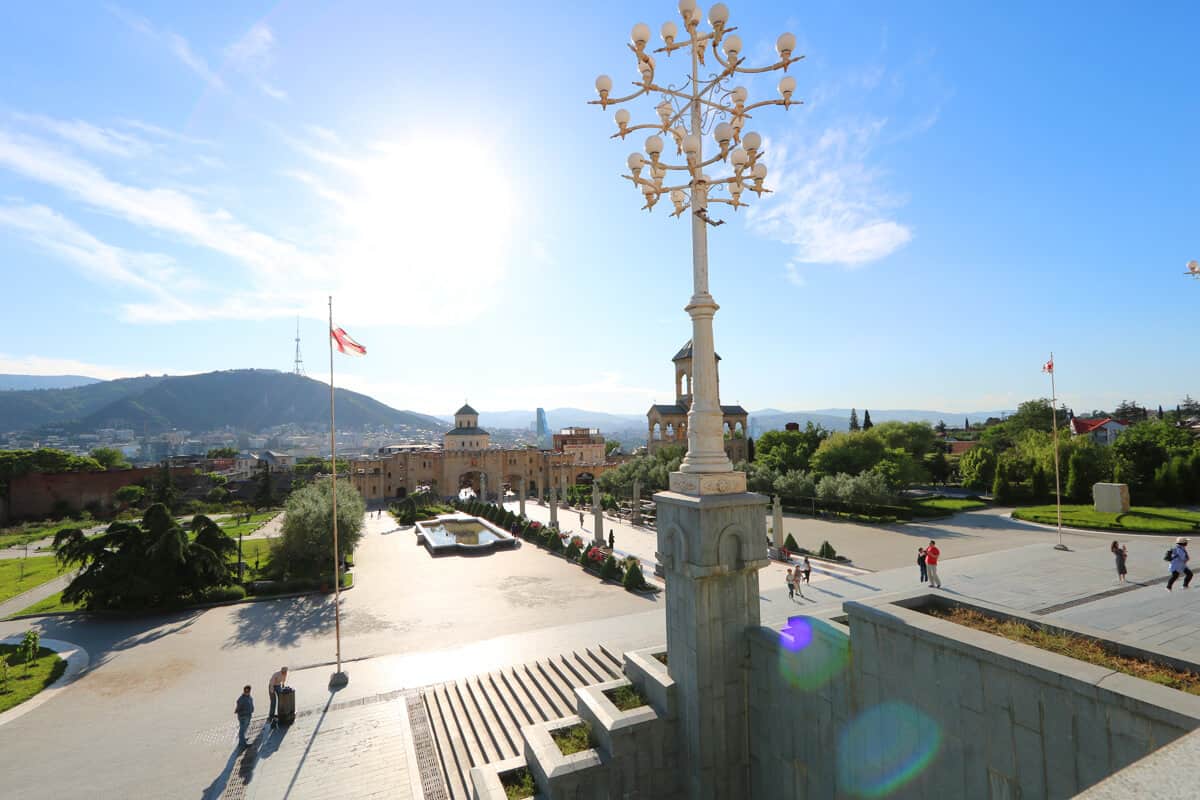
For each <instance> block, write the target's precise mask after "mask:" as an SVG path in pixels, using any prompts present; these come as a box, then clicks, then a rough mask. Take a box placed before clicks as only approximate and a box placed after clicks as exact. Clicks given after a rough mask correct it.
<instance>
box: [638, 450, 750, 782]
mask: <svg viewBox="0 0 1200 800" xmlns="http://www.w3.org/2000/svg"><path fill="white" fill-rule="evenodd" d="M679 476H681V473H673V474H672V475H671V486H672V487H676V486H688V487H690V488H693V489H694V490H696V491H694V492H693V493H690V494H684V493H682V492H679V491H666V492H659V493H658V494H656V495H654V502H655V504H656V505H657V509H658V526H657V527H658V554H657V555H658V560H659V562H661V563H662V565H663V569H664V571H665V574H666V616H667V658H668V665H669V670H670V674H671V678H672V679H674V681H675V683H676V687H677V689H676V690H677V697H678V701H679V702H678V708H679V736H680V758H681V763H680V774H681V775H682V776H684V777H683V783H684V786H683V790H684V791H683V795H684V796H685V797H687V798H689V800H719V799H720V798H731V797H744V796H746V793H747V791H748V787H749V786H750V754H749V738H748V737H749V727H748V725H749V702H748V680H749V662H748V659H749V655H748V654H749V648H748V646H747V642H746V631H747V630H748V629H750V628H753V627H757V626H758V624H759V596H758V594H759V590H758V570H760V569H762V568H763V567H764V566H766V564H767V552H766V514H765V511H766V508H765V506H766V505H767V499H766V498H765V497H763V496H762V495H758V494H753V493H749V492H745V491H734V492H728V491H726V492H724V493H717V489H718V488H726V489H727V488H728V487H730V486H738V485H740V486H742V487H743V488H744V487H745V476H744V475H743V474H741V473H711V474H704V473H700V474H696V473H691V474H683V475H682V477H679ZM738 477H740V481H739V480H738ZM704 489H709V490H710V491H708V492H704V491H702V490H704Z"/></svg>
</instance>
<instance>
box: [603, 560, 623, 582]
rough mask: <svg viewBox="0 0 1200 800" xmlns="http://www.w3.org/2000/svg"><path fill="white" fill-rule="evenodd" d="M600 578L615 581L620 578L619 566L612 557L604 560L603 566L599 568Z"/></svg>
mask: <svg viewBox="0 0 1200 800" xmlns="http://www.w3.org/2000/svg"><path fill="white" fill-rule="evenodd" d="M600 577H601V578H604V579H605V580H614V581H615V580H617V579H619V578H620V577H621V566H620V565H619V564H618V563H617V560H616V559H615V558H613V557H612V556H609V557H608V558H606V559H604V566H603V567H601V568H600Z"/></svg>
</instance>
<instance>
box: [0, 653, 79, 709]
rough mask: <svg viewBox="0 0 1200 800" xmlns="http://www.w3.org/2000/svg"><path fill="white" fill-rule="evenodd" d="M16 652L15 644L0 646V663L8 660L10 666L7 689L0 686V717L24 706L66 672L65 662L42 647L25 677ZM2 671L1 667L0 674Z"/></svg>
mask: <svg viewBox="0 0 1200 800" xmlns="http://www.w3.org/2000/svg"><path fill="white" fill-rule="evenodd" d="M16 650H17V646H16V645H15V644H0V659H7V660H8V664H9V667H8V686H7V687H4V686H3V685H2V684H0V713H2V712H4V711H7V710H8V709H10V708H12V707H13V706H15V705H18V704H19V703H23V702H25V701H26V700H28V699H29V698H31V697H33V696H34V695H35V694H37V693H38V692H40V691H41V690H42V689H45V688H46V687H47V686H49V685H50V684H52V683H54V682H55V681H56V680H58V677H59V676H60V675H62V674H63V670H65V669H66V668H67V662H66V661H63V660H62V659H61V658H59V657H58V654H57V653H55V652H54V651H53V650H47V649H46V648H45V647H41V648H38V654H37V658H36V659H34V661H33V663H32V664H30V665H29V672H28V673H26V671H25V664H24V663H23V662H21V661H19V660H18V657H17V655H16ZM3 669H4V668H3V667H0V672H3ZM0 680H2V678H0Z"/></svg>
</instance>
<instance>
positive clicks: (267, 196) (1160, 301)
mask: <svg viewBox="0 0 1200 800" xmlns="http://www.w3.org/2000/svg"><path fill="white" fill-rule="evenodd" d="M702 5H703V4H702ZM730 6H731V14H730V23H729V24H733V25H737V26H738V28H739V30H738V33H739V34H740V35H741V37H742V39H743V41H744V49H743V52H744V53H745V55H746V56H747V63H748V64H752V65H766V64H769V63H771V62H772V61H773V60H775V59H776V56H775V53H774V42H775V40H776V37H777V36H778V34H780V33H782V32H784V31H791V32H793V33H794V34H795V35H796V37H797V40H798V46H797V52H798V53H802V54H804V56H805V58H804V60H803V61H800V62H799V63H797V64H794V65H792V66H791V67H790V68H789V72H788V74H791V75H794V76H795V77H796V79H797V89H796V97H797V98H799V99H802V100H803V101H804V102H803V104H802V105H793V106H792V107H791V108H789V109H787V110H784V109H783V108H780V107H774V108H764V109H759V110H758V111H756V112H754V119H753V120H751V122H750V123H748V125H747V130H749V129H751V128H753V129H755V130H757V131H758V132H760V133H761V134H762V135H763V137H764V140H765V145H764V155H763V159H764V163H765V164H767V166H768V170H769V173H768V177H767V181H766V185H767V186H768V188H771V189H772V190H773V191H772V192H771V193H769V194H765V195H763V197H762V199H761V200H759V198H756V197H754V196H753V195H750V196H749V197H748V199H749V200H750V201H751V203H752V205H751V207H750V208H747V209H741V210H738V211H737V212H734V210H733V209H731V208H729V207H727V206H726V207H721V208H720V210H719V212H718V211H714V213H713V216H714V217H717V218H720V219H722V220H724V222H725V224H723V225H721V226H719V227H711V228H710V229H709V233H708V237H709V238H708V247H709V271H710V285H711V291H712V294H713V296H714V297H715V299H716V301H717V302H718V303H719V304H720V306H721V310H720V311H719V312H718V314H717V316H716V321H715V335H716V346H717V351H718V352H719V353H720V355H721V357H722V361H721V393H722V398H721V399H722V402H725V403H741V404H742V405H744V406H746V407H747V408H750V409H757V408H765V407H774V408H781V409H791V410H796V409H816V408H827V407H850V406H854V407H858V408H863V407H867V408H881V409H882V408H926V409H937V410H944V411H970V410H976V409H995V408H1013V407H1015V406H1016V405H1017V403H1019V402H1021V401H1023V400H1026V399H1029V398H1032V397H1039V396H1048V395H1049V388H1050V387H1049V385H1048V381H1047V376H1046V375H1045V374H1043V373H1042V372H1041V366H1042V364H1043V363H1044V362H1045V361H1046V360H1047V358H1048V356H1049V354H1050V352H1051V351H1053V353H1054V360H1055V364H1056V376H1057V388H1058V394H1059V396H1060V397H1061V398H1062V399H1063V401H1064V402H1066V403H1067V404H1068V405H1070V406H1072V407H1073V408H1075V409H1076V410H1077V411H1080V412H1083V411H1085V410H1089V409H1092V408H1111V407H1113V406H1115V405H1116V404H1117V403H1119V402H1120V401H1121V400H1123V399H1134V400H1138V401H1140V402H1141V403H1143V404H1148V405H1150V406H1151V407H1153V406H1156V405H1158V404H1163V405H1164V406H1168V407H1169V406H1170V405H1173V404H1174V403H1175V402H1177V401H1178V400H1179V399H1180V398H1181V397H1183V396H1184V394H1186V393H1189V392H1190V393H1192V394H1200V386H1197V384H1196V376H1197V375H1198V374H1200V370H1198V368H1197V367H1198V365H1197V363H1196V357H1195V346H1194V338H1195V330H1194V326H1195V320H1196V319H1197V316H1198V313H1200V281H1192V280H1189V279H1187V278H1185V277H1184V275H1183V273H1184V271H1185V268H1184V265H1185V262H1186V261H1187V260H1188V259H1191V258H1200V191H1197V187H1200V155H1198V154H1200V144H1198V143H1200V138H1198V137H1200V90H1198V88H1197V87H1200V60H1198V59H1197V58H1196V50H1195V46H1194V32H1195V31H1196V30H1197V29H1200V6H1197V5H1196V4H1195V3H1188V2H1173V3H1172V2H1164V3H1153V4H1143V5H1142V6H1131V5H1129V4H1118V3H1109V2H1100V3H1096V2H1088V3H1083V2H1067V3H1056V4H1051V5H1046V4H1044V3H1033V2H1018V3H1011V4H1002V5H1001V4H993V5H991V6H987V5H985V4H975V3H970V4H952V3H929V2H916V3H905V4H896V3H889V2H854V3H850V2H806V3H796V2H788V3H783V2H775V3H773V2H735V3H730ZM705 8H706V9H707V6H705ZM668 20H671V21H676V22H678V21H679V15H678V12H677V11H676V6H675V4H674V3H672V2H641V3H632V2H612V3H603V4H574V3H561V2H558V3H529V2H516V3H487V4H472V3H465V4H464V3H442V4H437V3H434V4H430V3H421V4H416V3H408V2H396V1H395V0H391V1H390V2H336V3H335V2H291V1H289V0H283V2H276V3H266V2H261V3H255V2H250V1H249V0H248V1H247V2H239V3H225V4H222V3H203V4H201V3H190V4H183V3H168V2H157V3H135V2H124V3H112V4H104V3H95V4H80V3H73V2H66V1H65V0H62V1H61V2H60V1H56V0H47V1H46V2H42V3H36V4H23V5H20V6H16V7H13V8H10V9H8V11H7V13H6V21H5V25H4V26H3V27H2V28H0V278H2V283H0V285H2V286H3V297H4V302H3V308H4V317H5V322H6V325H5V327H6V329H7V335H6V336H5V337H4V340H3V342H0V372H18V373H39V374H60V373H73V374H84V375H89V376H92V377H96V378H113V377H119V376H125V375H139V374H144V373H152V374H160V373H172V374H186V373H194V372H205V371H209V370H217V369H232V368H247V367H255V368H272V369H281V370H290V369H291V368H292V365H293V356H294V342H293V339H294V337H295V333H296V325H297V318H299V329H300V337H301V348H302V352H303V359H304V368H305V370H306V372H307V373H308V374H309V375H311V376H312V377H314V378H318V379H322V380H327V379H328V369H329V351H328V345H327V338H326V325H327V320H326V317H327V314H328V306H327V302H328V301H327V298H328V297H329V296H330V295H332V296H333V298H334V300H333V302H334V308H333V312H334V324H335V325H336V326H340V327H344V328H345V329H346V330H347V331H348V332H349V333H350V334H351V335H352V336H353V337H354V338H355V339H357V340H358V341H360V342H362V343H363V344H364V345H366V347H367V349H368V355H367V357H366V358H362V359H349V358H343V357H340V356H339V358H338V360H337V363H336V368H337V378H336V380H337V383H338V385H339V386H345V387H347V388H352V389H356V390H359V391H364V392H367V393H369V394H371V395H373V396H375V397H376V398H378V399H380V400H382V401H384V402H386V403H388V404H390V405H393V406H396V407H398V408H407V409H413V410H417V411H422V412H426V413H447V412H450V411H452V410H453V409H454V408H456V407H457V406H458V405H459V404H461V403H462V402H463V400H464V399H468V400H469V401H470V402H471V404H472V405H474V406H475V407H476V408H481V409H485V410H487V409H490V410H502V409H512V408H533V407H536V406H543V407H546V408H553V407H558V406H575V407H581V408H587V409H593V410H602V411H610V412H624V413H637V412H641V411H644V410H645V408H646V407H647V406H648V404H649V403H650V402H652V401H657V402H666V401H669V400H670V399H671V398H672V396H673V370H672V366H671V363H670V359H671V356H672V355H673V354H674V353H675V352H676V351H677V350H678V349H679V347H680V346H681V345H682V344H683V343H684V342H685V341H687V339H688V338H690V335H691V323H690V320H689V318H688V316H687V314H686V313H685V312H684V311H683V307H684V306H685V305H686V304H687V301H688V298H689V297H690V295H691V288H692V286H691V280H692V276H691V232H690V224H689V223H688V221H687V218H686V215H685V217H684V218H683V219H682V220H681V219H676V218H672V217H670V216H669V213H668V212H669V210H670V207H669V206H670V204H669V203H668V202H666V201H664V202H662V203H661V204H660V205H659V206H658V207H656V208H655V209H653V211H652V212H650V213H647V212H646V211H643V210H641V206H642V202H641V198H640V197H639V196H638V194H637V192H635V191H634V190H633V189H632V188H631V186H630V185H629V182H628V181H627V180H623V179H622V178H621V177H620V175H621V173H622V172H623V171H625V160H626V156H627V155H628V154H629V153H630V152H632V151H635V150H639V149H641V147H642V144H641V143H642V142H643V141H644V139H643V138H642V137H643V136H644V133H635V134H632V135H631V136H630V138H629V139H627V140H625V141H621V140H620V139H613V138H610V137H611V134H612V133H613V132H614V131H615V130H616V125H615V123H614V122H613V111H614V109H613V108H611V107H610V108H609V109H608V110H602V109H601V108H599V107H598V106H596V105H588V104H587V101H588V100H592V99H594V98H595V90H594V89H593V81H594V79H595V77H596V75H597V74H600V73H606V74H609V75H611V76H612V77H613V80H614V83H615V85H616V88H617V89H618V90H619V89H623V88H624V87H626V86H628V85H629V84H630V82H631V81H632V80H634V79H635V78H636V71H635V65H634V60H633V57H632V54H631V52H630V50H629V49H628V48H627V47H626V43H627V42H628V40H629V35H630V29H631V28H632V26H633V25H634V23H637V22H646V23H648V24H649V25H650V27H651V29H652V30H653V31H654V32H655V37H654V39H653V46H654V47H657V46H659V45H660V41H659V39H658V35H657V32H658V30H659V28H660V26H661V24H662V23H663V22H665V21H668ZM656 58H657V59H658V63H657V69H658V72H657V77H658V79H659V81H660V82H663V83H666V82H669V81H672V80H675V81H679V80H682V78H683V75H684V64H683V60H682V58H680V57H679V56H678V55H676V56H674V57H673V58H668V57H667V56H665V55H661V54H660V55H658V56H656ZM739 83H740V84H744V85H745V86H746V87H747V89H748V91H749V94H750V101H751V102H754V101H755V100H762V99H769V98H773V97H776V96H777V94H776V90H775V83H776V75H765V76H749V77H748V78H747V79H746V80H744V81H743V80H742V79H740V78H739V79H737V80H735V81H732V82H731V83H730V88H732V86H734V85H738V84H739ZM614 91H616V90H614ZM654 102H657V101H646V100H645V99H644V98H643V99H639V100H638V101H635V102H634V103H631V104H630V108H631V111H632V112H633V116H634V121H635V122H639V121H652V120H654V119H655V115H654V112H653V103H654ZM706 147H710V148H711V139H710V140H709V144H708V145H706ZM670 151H671V148H670V147H668V154H669V155H673V153H671V152H670ZM743 199H746V198H743Z"/></svg>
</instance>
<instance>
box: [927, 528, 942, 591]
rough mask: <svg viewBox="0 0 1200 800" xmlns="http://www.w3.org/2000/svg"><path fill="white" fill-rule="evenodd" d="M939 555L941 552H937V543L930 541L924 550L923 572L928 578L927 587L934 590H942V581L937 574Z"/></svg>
mask: <svg viewBox="0 0 1200 800" xmlns="http://www.w3.org/2000/svg"><path fill="white" fill-rule="evenodd" d="M941 555H942V551H941V550H938V546H937V543H936V542H935V541H933V539H930V540H929V546H928V547H926V548H925V571H926V573H927V574H928V576H929V585H930V586H931V587H932V588H934V589H940V588H942V580H941V578H939V577H938V572H937V565H938V558H939V557H940V556H941Z"/></svg>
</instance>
